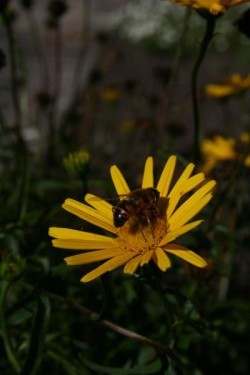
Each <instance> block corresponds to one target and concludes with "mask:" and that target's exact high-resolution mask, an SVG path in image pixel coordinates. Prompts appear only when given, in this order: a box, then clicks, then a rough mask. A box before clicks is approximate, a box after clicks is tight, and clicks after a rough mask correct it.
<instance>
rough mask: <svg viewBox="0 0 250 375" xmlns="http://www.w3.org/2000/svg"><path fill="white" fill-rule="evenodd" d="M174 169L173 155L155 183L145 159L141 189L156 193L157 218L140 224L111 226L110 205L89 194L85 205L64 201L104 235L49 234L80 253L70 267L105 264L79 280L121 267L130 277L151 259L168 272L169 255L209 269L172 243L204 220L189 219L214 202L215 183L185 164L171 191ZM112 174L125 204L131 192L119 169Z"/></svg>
mask: <svg viewBox="0 0 250 375" xmlns="http://www.w3.org/2000/svg"><path fill="white" fill-rule="evenodd" d="M175 165H176V156H171V157H170V158H169V159H168V161H167V162H166V165H165V167H164V169H163V171H162V174H161V176H160V179H159V181H158V183H157V184H156V185H155V184H154V177H153V158H152V157H148V158H147V160H146V163H145V168H144V174H143V178H142V185H141V189H147V188H154V189H157V191H158V192H159V198H158V201H157V207H156V209H155V212H154V214H155V215H151V216H148V218H147V219H148V220H143V221H141V220H140V218H139V217H136V216H135V217H130V218H129V219H128V220H127V221H126V222H125V223H124V225H122V226H121V227H119V228H117V227H116V226H115V225H114V218H113V206H112V205H111V204H109V203H108V202H106V201H104V200H102V199H101V198H98V197H96V196H94V195H92V194H87V195H86V196H85V201H86V202H87V203H88V205H86V204H84V203H80V202H77V201H75V200H73V199H66V201H65V202H64V204H63V205H62V207H63V208H64V209H65V210H66V211H68V212H70V213H72V214H74V215H76V216H78V217H79V218H81V219H83V220H86V221H88V222H89V223H92V224H94V225H96V226H97V227H99V228H101V229H103V230H104V231H105V232H107V234H105V235H101V234H95V233H89V232H85V231H79V230H74V229H68V228H50V229H49V235H50V236H52V237H54V239H53V240H52V243H53V246H55V247H58V248H63V249H75V250H84V252H82V253H80V254H77V255H73V256H69V257H67V258H65V261H66V263H67V264H68V265H83V264H87V263H92V262H99V261H105V262H104V263H102V264H101V265H99V266H98V267H97V268H95V269H94V270H93V271H91V272H89V273H87V274H86V275H85V276H84V277H83V278H82V279H81V281H82V282H88V281H91V280H93V279H95V278H97V277H98V276H100V275H102V274H104V273H106V272H109V271H112V270H114V269H116V268H118V267H120V266H124V273H128V274H133V273H135V272H136V270H137V269H138V267H142V266H144V265H145V264H147V263H149V262H150V261H151V260H152V261H153V262H154V263H155V264H156V265H157V266H158V267H159V269H160V270H162V271H166V270H167V269H168V268H169V267H171V261H170V259H169V256H168V255H169V254H174V255H176V256H177V257H179V258H181V259H183V260H185V261H187V262H189V263H191V264H193V265H195V266H197V267H201V268H203V267H206V266H207V262H206V261H205V260H204V259H203V258H201V257H200V256H199V255H197V254H195V253H194V252H193V251H191V250H189V249H187V248H185V247H183V246H181V245H178V244H176V243H175V242H174V241H175V240H176V238H178V237H179V236H181V235H182V234H184V233H186V232H188V231H190V230H191V229H193V228H195V227H197V226H198V225H199V224H200V223H201V222H202V220H197V221H192V222H190V220H191V219H192V218H193V217H194V216H195V215H196V214H198V212H200V211H201V209H202V208H203V207H204V206H206V205H207V204H208V202H209V201H210V199H211V198H212V190H213V188H214V186H215V181H209V182H206V181H205V177H204V174H203V173H198V174H195V175H194V176H191V174H192V172H193V170H194V167H195V166H194V164H189V165H188V166H187V167H186V168H185V170H184V171H183V173H182V174H181V176H180V177H179V179H178V180H177V181H176V183H175V184H174V186H173V187H172V188H171V189H170V184H171V182H172V178H173V174H174V170H175ZM110 172H111V178H112V180H113V183H114V186H115V189H116V191H117V194H118V195H119V196H120V197H121V200H123V199H124V197H126V196H128V194H130V193H131V190H130V189H129V186H128V184H127V182H126V180H125V179H124V177H123V175H122V173H121V172H120V170H119V169H118V168H117V166H115V165H113V166H112V167H111V170H110ZM192 190H195V191H194V192H193V193H192V194H191V195H189V196H188V198H187V199H186V200H185V201H181V200H182V198H183V196H184V195H185V194H187V193H190V192H191V191H192ZM143 191H144V190H143ZM91 206H92V207H91ZM115 207H117V206H115ZM149 218H150V219H149ZM88 250H89V251H88Z"/></svg>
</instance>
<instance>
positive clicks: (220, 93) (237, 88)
mask: <svg viewBox="0 0 250 375" xmlns="http://www.w3.org/2000/svg"><path fill="white" fill-rule="evenodd" d="M247 89H250V74H248V75H247V76H246V77H242V76H241V75H240V74H233V75H232V76H231V77H229V78H228V79H227V80H225V81H224V82H223V83H222V84H217V85H216V84H212V85H207V86H206V87H205V92H206V95H207V96H210V97H212V98H216V99H221V98H225V97H228V96H231V95H237V94H239V93H241V92H243V91H246V90H247Z"/></svg>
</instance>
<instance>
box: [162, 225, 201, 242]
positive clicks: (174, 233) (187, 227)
mask: <svg viewBox="0 0 250 375" xmlns="http://www.w3.org/2000/svg"><path fill="white" fill-rule="evenodd" d="M202 222H203V220H197V221H193V222H192V223H189V224H186V225H183V226H182V227H180V228H179V229H177V230H176V231H172V232H170V233H169V234H167V235H166V237H164V238H163V239H162V240H161V242H160V243H159V246H163V245H166V244H167V243H169V242H172V241H174V240H175V239H176V238H177V237H180V236H181V235H183V234H184V233H187V232H189V231H190V230H192V229H194V228H195V227H197V226H198V225H200V224H201V223H202Z"/></svg>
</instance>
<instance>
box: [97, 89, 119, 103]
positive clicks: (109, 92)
mask: <svg viewBox="0 0 250 375" xmlns="http://www.w3.org/2000/svg"><path fill="white" fill-rule="evenodd" d="M100 95H101V99H102V101H104V102H107V103H115V102H117V101H118V100H119V98H120V96H121V93H120V91H119V90H118V89H116V88H113V87H108V88H105V89H103V90H101V94H100Z"/></svg>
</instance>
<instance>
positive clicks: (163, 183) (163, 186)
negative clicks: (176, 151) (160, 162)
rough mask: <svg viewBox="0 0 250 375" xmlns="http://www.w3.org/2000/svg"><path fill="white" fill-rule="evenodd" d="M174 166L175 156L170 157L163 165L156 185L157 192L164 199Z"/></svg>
mask: <svg viewBox="0 0 250 375" xmlns="http://www.w3.org/2000/svg"><path fill="white" fill-rule="evenodd" d="M175 164H176V156H174V155H172V156H170V158H169V159H168V161H167V163H166V164H165V167H164V169H163V171H162V174H161V177H160V179H159V182H158V185H157V190H158V191H159V192H160V195H161V197H166V196H167V195H168V191H169V187H170V184H171V181H172V178H173V173H174V169H175Z"/></svg>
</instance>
